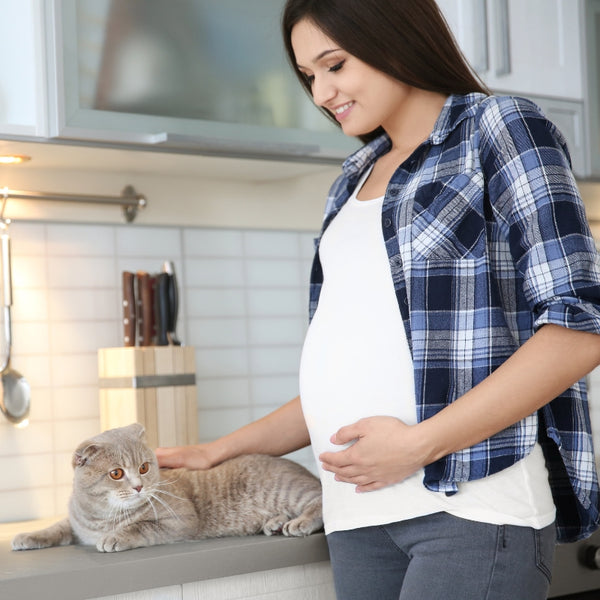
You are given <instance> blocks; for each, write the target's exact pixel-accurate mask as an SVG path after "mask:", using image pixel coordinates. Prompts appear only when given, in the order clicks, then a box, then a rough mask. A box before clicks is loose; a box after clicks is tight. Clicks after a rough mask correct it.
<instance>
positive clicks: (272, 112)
mask: <svg viewBox="0 0 600 600" xmlns="http://www.w3.org/2000/svg"><path fill="white" fill-rule="evenodd" d="M15 1H16V0H15ZM282 7H283V0H255V1H253V2H248V1H247V0H219V1H218V2H214V1H213V0H178V2H176V3H172V2H165V1H164V0H127V2H123V1H122V0H48V2H47V4H46V8H47V15H46V18H47V30H48V32H51V33H52V36H53V37H52V39H49V40H48V42H49V43H48V48H49V52H50V55H49V62H48V65H49V78H48V79H49V95H50V100H51V103H53V104H54V106H53V110H51V112H50V119H49V133H50V136H51V137H57V138H61V139H73V140H84V141H92V140H93V141H97V142H109V143H124V144H130V145H145V146H148V145H150V146H155V147H157V148H160V149H164V150H169V149H176V150H182V151H190V152H198V153H210V154H212V155H219V154H223V155H228V156H252V157H264V158H279V159H280V158H285V159H299V160H317V161H324V162H327V161H331V162H340V160H341V159H342V158H344V157H345V156H347V155H348V153H349V152H351V151H352V150H354V149H355V148H357V147H358V142H355V141H354V140H352V139H349V138H347V137H346V136H344V135H343V133H342V132H341V131H340V130H339V129H338V128H337V127H336V126H335V125H334V124H332V123H330V122H329V121H328V119H326V118H325V117H324V116H323V115H322V114H321V113H320V112H319V111H318V109H317V108H316V107H315V106H314V105H313V103H312V101H311V100H310V98H308V97H307V95H306V94H304V93H303V92H302V90H301V89H300V86H299V84H298V82H297V81H296V79H295V76H294V74H293V72H292V70H291V69H290V67H289V65H288V64H287V62H286V58H285V54H284V49H283V43H282V40H281V33H280V26H279V20H280V15H281V10H282Z"/></svg>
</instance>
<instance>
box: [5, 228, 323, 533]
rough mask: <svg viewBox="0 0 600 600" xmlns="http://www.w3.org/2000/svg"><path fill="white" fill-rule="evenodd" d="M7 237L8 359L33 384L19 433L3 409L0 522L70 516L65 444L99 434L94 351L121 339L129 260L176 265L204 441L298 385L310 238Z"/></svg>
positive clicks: (93, 231) (70, 446)
mask: <svg viewBox="0 0 600 600" xmlns="http://www.w3.org/2000/svg"><path fill="white" fill-rule="evenodd" d="M11 238H12V250H13V298H14V306H13V324H14V346H13V361H12V362H13V366H14V367H15V368H16V369H18V370H19V371H21V372H22V373H23V374H24V375H25V377H26V378H27V380H28V381H29V383H30V385H31V388H32V408H31V413H30V425H29V427H27V428H25V429H16V428H14V427H13V426H12V425H10V424H9V423H8V422H7V421H5V420H3V418H2V417H1V416H0V468H1V467H2V466H4V467H5V471H7V472H10V473H11V475H10V476H7V477H5V478H4V481H3V483H2V484H0V521H13V520H26V519H34V518H44V517H51V516H54V515H56V514H63V513H65V512H66V509H67V505H66V503H67V500H68V497H69V495H70V489H71V480H72V467H71V456H72V453H73V451H74V450H75V448H76V446H77V445H78V444H79V443H80V442H81V441H83V440H84V439H86V438H87V437H89V436H92V435H95V434H96V433H98V432H99V431H100V416H99V413H100V409H99V399H98V371H97V368H98V367H97V350H98V348H100V347H110V346H120V345H121V344H122V340H121V335H122V331H121V329H122V327H121V322H120V317H121V272H122V271H123V270H129V271H138V270H146V271H149V272H158V271H160V270H161V268H162V265H163V262H164V261H165V260H173V261H174V262H175V267H176V272H177V277H178V282H179V285H180V291H181V293H180V300H181V304H180V313H179V315H180V320H179V324H178V334H179V337H180V338H182V339H183V341H184V343H186V344H188V345H193V346H194V347H195V349H196V374H197V390H198V423H199V431H200V439H201V440H202V441H206V440H210V439H214V438H215V437H217V436H219V435H222V434H225V433H228V432H229V431H231V430H233V429H235V428H236V427H239V426H241V425H244V424H245V423H247V422H249V421H250V420H252V419H255V418H257V417H258V416H262V415H263V414H266V412H268V411H269V410H272V409H274V408H276V407H278V406H280V405H281V404H283V403H284V402H286V401H287V400H289V399H290V398H292V397H294V396H295V395H297V393H298V391H297V388H298V384H297V380H298V377H297V374H298V373H297V371H298V361H299V356H300V349H301V344H302V338H303V335H304V331H305V328H306V325H307V301H308V268H309V266H308V265H309V258H308V254H309V253H308V251H307V248H308V247H310V248H311V252H312V238H313V235H312V234H307V233H304V232H294V231H281V232H279V231H244V230H233V229H232V230H221V229H209V228H198V227H190V228H186V227H154V226H153V227H145V226H140V225H135V224H133V225H103V224H71V223H63V224H61V223H19V222H14V223H12V225H11ZM0 350H2V346H1V341H0ZM297 456H298V459H299V460H301V461H303V462H304V463H310V460H311V458H310V455H309V454H306V453H304V454H302V453H299V454H298V455H297ZM307 457H308V458H307ZM307 466H310V464H308V465H307Z"/></svg>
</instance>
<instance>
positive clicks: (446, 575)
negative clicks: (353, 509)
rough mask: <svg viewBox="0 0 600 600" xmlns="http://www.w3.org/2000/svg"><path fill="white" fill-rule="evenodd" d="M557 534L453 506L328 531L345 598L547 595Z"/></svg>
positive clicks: (470, 599) (464, 599) (474, 599)
mask: <svg viewBox="0 0 600 600" xmlns="http://www.w3.org/2000/svg"><path fill="white" fill-rule="evenodd" d="M555 540H556V533H555V527H554V525H550V526H548V527H546V528H544V529H540V530H536V529H532V528H530V527H516V526H513V525H490V524H487V523H479V522H476V521H468V520H466V519H460V518H458V517H454V516H452V515H449V514H447V513H435V514H433V515H428V516H426V517H420V518H418V519H411V520H409V521H400V522H398V523H391V524H389V525H381V526H375V527H363V528H360V529H352V530H349V531H336V532H333V533H331V534H329V535H328V536H327V542H328V544H329V553H330V556H331V564H332V567H333V575H334V579H335V588H336V593H337V597H338V600H358V599H360V600H367V599H373V600H545V599H546V597H547V595H548V588H549V586H550V578H551V569H552V560H553V556H554V545H555Z"/></svg>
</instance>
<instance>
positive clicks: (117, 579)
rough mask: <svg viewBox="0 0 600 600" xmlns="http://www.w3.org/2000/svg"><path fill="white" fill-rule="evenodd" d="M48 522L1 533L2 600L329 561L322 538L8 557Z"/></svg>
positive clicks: (73, 549) (71, 597)
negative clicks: (16, 540) (23, 536)
mask: <svg viewBox="0 0 600 600" xmlns="http://www.w3.org/2000/svg"><path fill="white" fill-rule="evenodd" d="M55 520H56V519H53V520H52V521H49V522H54V521H55ZM49 522H44V523H40V522H38V523H33V524H32V523H25V524H12V523H11V524H6V525H0V598H10V599H11V600H20V599H23V600H25V599H27V600H31V599H32V598H36V597H42V596H43V597H46V598H60V599H61V600H82V599H85V598H97V597H101V596H107V595H112V594H121V593H125V592H133V591H138V590H142V589H150V588H158V587H165V586H169V585H176V584H182V583H190V582H195V581H203V580H207V579H217V578H220V577H227V576H231V575H239V574H244V573H253V572H259V571H269V570H272V569H279V568H284V567H292V566H301V565H305V564H311V563H317V562H321V561H327V560H329V555H328V551H327V542H326V541H325V536H324V535H323V534H322V533H318V534H313V535H311V536H308V537H306V538H287V537H283V536H274V537H267V536H262V535H256V536H248V537H231V538H220V539H210V540H200V541H197V542H181V543H177V544H165V545H162V546H151V547H148V548H138V549H135V550H127V551H125V552H113V553H101V552H98V551H97V550H96V548H94V547H91V546H61V547H56V548H46V549H43V550H27V551H19V552H14V551H12V550H11V547H10V540H11V539H12V537H13V535H14V534H15V533H17V532H19V531H32V530H34V529H39V528H42V527H45V526H46V525H47V524H48V523H49Z"/></svg>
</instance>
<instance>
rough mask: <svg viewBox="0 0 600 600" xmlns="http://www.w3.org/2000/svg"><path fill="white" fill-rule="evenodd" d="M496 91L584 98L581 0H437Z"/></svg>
mask: <svg viewBox="0 0 600 600" xmlns="http://www.w3.org/2000/svg"><path fill="white" fill-rule="evenodd" d="M437 2H438V5H439V6H440V8H441V9H442V11H443V13H444V16H445V17H446V19H447V21H448V23H449V25H450V27H451V28H452V30H453V32H454V34H455V36H456V39H457V41H458V43H459V45H460V46H461V49H462V50H463V52H464V54H465V56H466V57H467V59H468V60H469V62H470V63H471V64H472V65H473V67H474V69H475V70H476V71H477V73H478V74H479V76H480V77H481V78H482V79H483V81H484V82H485V83H486V84H487V85H488V87H490V88H491V89H492V90H498V91H504V92H510V93H514V94H522V95H524V96H531V95H535V96H550V97H555V98H565V99H573V100H582V99H583V95H584V89H583V60H582V58H583V48H582V35H581V33H582V22H581V19H582V15H581V12H580V3H579V2H578V0H437Z"/></svg>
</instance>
